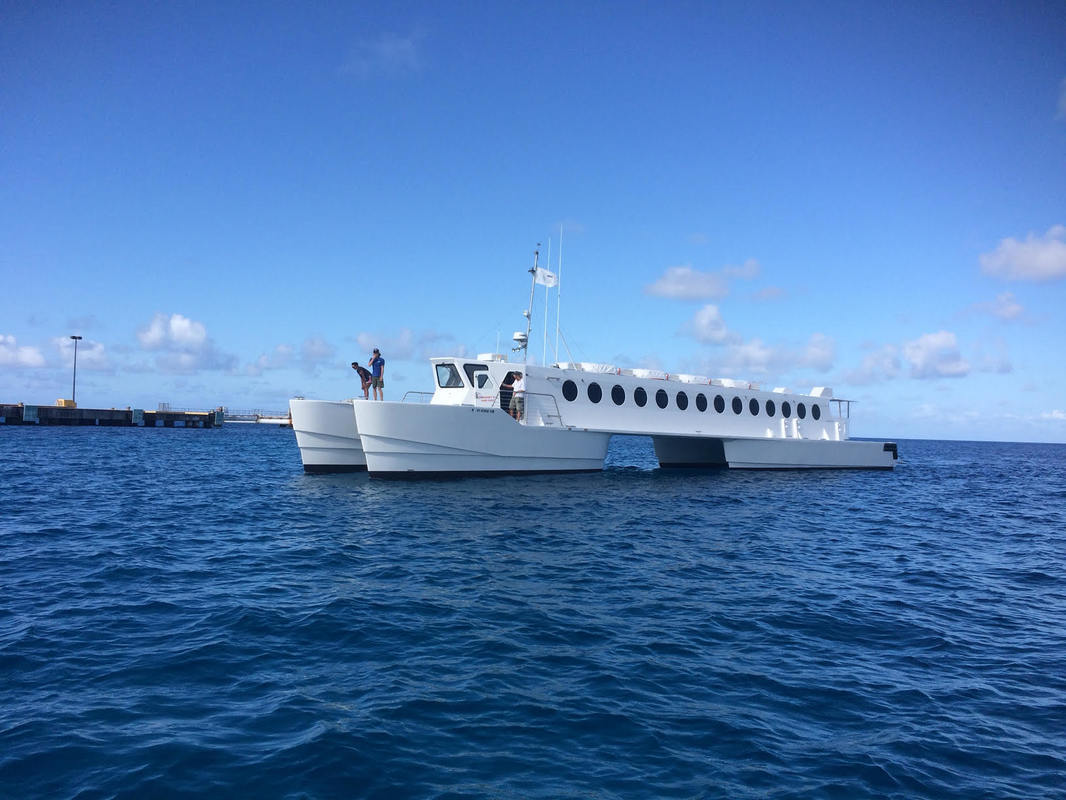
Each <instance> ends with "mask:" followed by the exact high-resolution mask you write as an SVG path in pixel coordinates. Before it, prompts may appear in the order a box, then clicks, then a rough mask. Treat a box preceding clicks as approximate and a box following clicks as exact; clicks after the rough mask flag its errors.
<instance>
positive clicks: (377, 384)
mask: <svg viewBox="0 0 1066 800" xmlns="http://www.w3.org/2000/svg"><path fill="white" fill-rule="evenodd" d="M370 383H371V385H372V386H373V387H374V399H375V400H384V399H385V359H383V358H382V357H381V351H380V350H378V349H377V348H376V347H375V348H374V354H373V355H372V356H370Z"/></svg>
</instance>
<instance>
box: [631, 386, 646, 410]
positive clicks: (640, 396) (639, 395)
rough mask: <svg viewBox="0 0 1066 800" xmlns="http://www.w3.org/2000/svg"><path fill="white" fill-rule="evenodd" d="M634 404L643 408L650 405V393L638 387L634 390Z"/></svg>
mask: <svg viewBox="0 0 1066 800" xmlns="http://www.w3.org/2000/svg"><path fill="white" fill-rule="evenodd" d="M633 402H634V403H636V404H637V405H638V406H640V407H641V408H644V406H646V405H647V404H648V393H647V392H645V391H644V387H643V386H638V387H637V388H636V389H634V390H633Z"/></svg>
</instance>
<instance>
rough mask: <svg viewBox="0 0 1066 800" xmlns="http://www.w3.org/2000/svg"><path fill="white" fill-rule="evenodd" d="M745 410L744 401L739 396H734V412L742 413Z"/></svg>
mask: <svg viewBox="0 0 1066 800" xmlns="http://www.w3.org/2000/svg"><path fill="white" fill-rule="evenodd" d="M743 411H744V401H743V400H741V399H740V398H739V397H734V398H733V413H734V414H740V413H742V412H743Z"/></svg>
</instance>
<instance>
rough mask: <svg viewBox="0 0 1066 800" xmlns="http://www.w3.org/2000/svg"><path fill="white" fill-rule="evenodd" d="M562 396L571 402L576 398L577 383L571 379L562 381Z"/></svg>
mask: <svg viewBox="0 0 1066 800" xmlns="http://www.w3.org/2000/svg"><path fill="white" fill-rule="evenodd" d="M563 397H565V398H566V399H567V400H569V401H570V402H571V403H572V402H574V401H575V400H577V384H576V383H574V382H573V381H563Z"/></svg>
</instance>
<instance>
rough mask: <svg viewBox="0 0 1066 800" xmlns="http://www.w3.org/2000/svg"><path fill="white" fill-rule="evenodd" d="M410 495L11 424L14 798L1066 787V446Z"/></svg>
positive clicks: (8, 573) (5, 683) (929, 444)
mask: <svg viewBox="0 0 1066 800" xmlns="http://www.w3.org/2000/svg"><path fill="white" fill-rule="evenodd" d="M900 452H901V459H900V462H899V465H898V467H897V469H896V470H895V471H893V472H861V471H860V472H850V471H841V472H776V473H752V472H728V471H707V472H691V473H689V472H671V471H662V470H658V469H657V468H656V463H655V460H654V455H653V453H652V449H651V445H650V442H649V441H647V440H644V439H616V440H615V442H614V443H613V444H612V447H611V451H610V454H609V462H608V463H609V468H608V469H607V470H606V471H605V472H603V473H602V474H590V475H580V476H565V477H558V476H556V477H552V476H536V477H527V478H514V477H510V478H498V479H467V480H457V481H447V482H416V483H403V482H391V481H380V482H379V481H373V480H369V479H368V478H367V477H366V475H365V474H363V475H338V476H330V475H305V474H304V473H303V471H302V469H301V465H300V457H299V453H298V450H297V448H296V444H295V440H294V437H293V433H292V431H291V430H286V429H280V428H268V427H263V426H250V425H245V426H242V425H233V424H230V425H227V426H225V427H223V428H222V429H219V430H180V429H177V430H175V429H121V428H113V429H89V428H0V796H2V797H5V798H32V797H48V798H64V797H77V798H106V797H122V798H126V797H130V798H133V797H136V798H144V797H184V796H222V797H226V796H249V797H253V796H254V797H291V798H317V797H323V798H327V797H380V798H403V797H427V798H479V797H492V798H569V797H580V798H630V797H632V798H645V797H651V798H823V797H824V798H847V799H848V800H851V799H852V798H940V797H943V798H1026V799H1027V800H1028V798H1044V797H1066V446H1063V445H1038V444H994V443H971V442H942V441H901V442H900Z"/></svg>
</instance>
